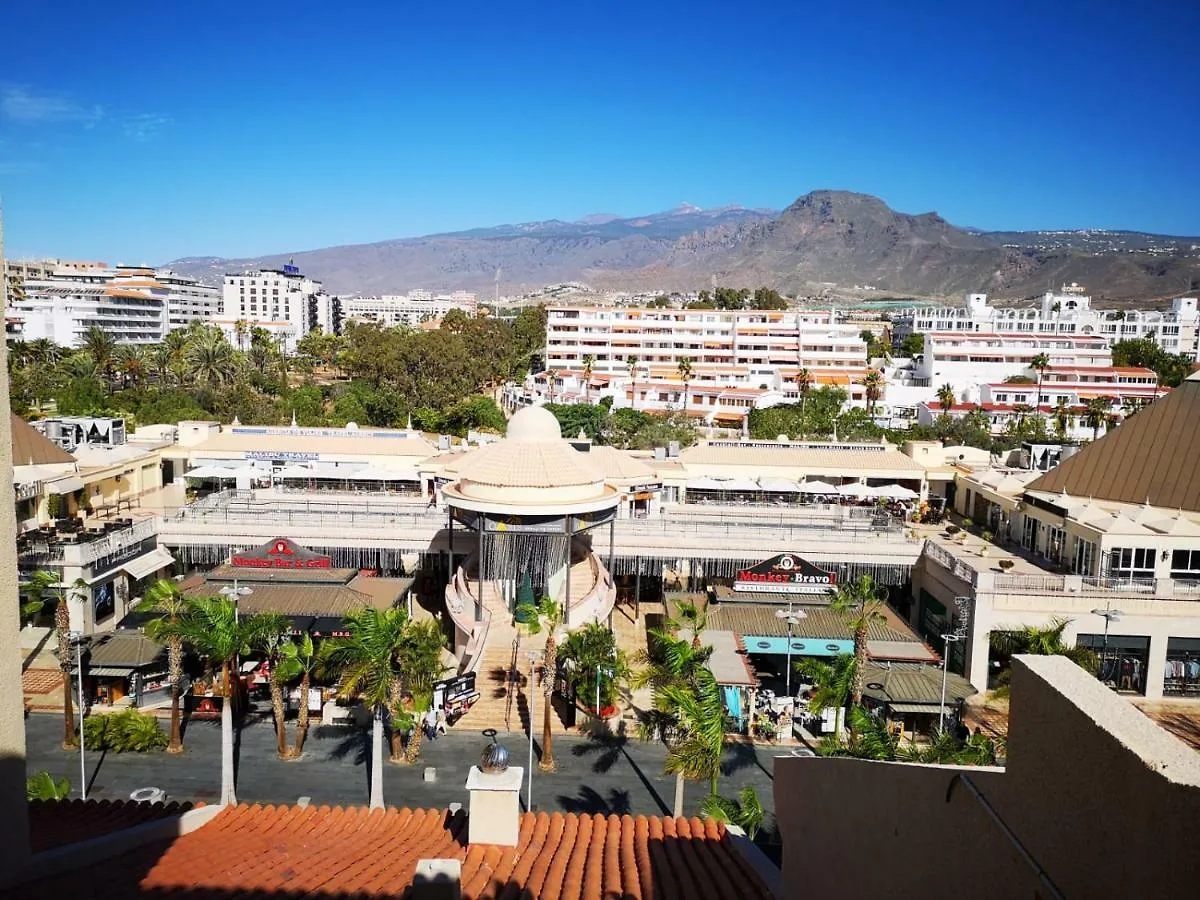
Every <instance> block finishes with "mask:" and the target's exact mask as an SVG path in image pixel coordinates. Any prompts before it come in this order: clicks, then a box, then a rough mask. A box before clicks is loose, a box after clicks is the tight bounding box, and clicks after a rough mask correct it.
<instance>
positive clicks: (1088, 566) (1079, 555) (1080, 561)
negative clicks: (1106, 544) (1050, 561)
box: [1071, 538, 1096, 575]
mask: <svg viewBox="0 0 1200 900" xmlns="http://www.w3.org/2000/svg"><path fill="white" fill-rule="evenodd" d="M1095 564H1096V545H1095V544H1094V543H1093V542H1092V541H1085V540H1083V539H1082V538H1080V539H1077V540H1076V541H1075V557H1074V559H1073V561H1072V563H1071V571H1072V572H1074V573H1075V574H1076V575H1091V574H1092V569H1093V567H1094V566H1095Z"/></svg>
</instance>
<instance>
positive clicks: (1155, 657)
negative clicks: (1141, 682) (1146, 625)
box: [1146, 634, 1167, 700]
mask: <svg viewBox="0 0 1200 900" xmlns="http://www.w3.org/2000/svg"><path fill="white" fill-rule="evenodd" d="M1166 665H1167V636H1166V635H1165V634H1152V635H1151V636H1150V661H1149V662H1148V663H1147V669H1146V699H1147V700H1161V699H1162V695H1163V681H1164V679H1165V671H1164V670H1165V668H1166Z"/></svg>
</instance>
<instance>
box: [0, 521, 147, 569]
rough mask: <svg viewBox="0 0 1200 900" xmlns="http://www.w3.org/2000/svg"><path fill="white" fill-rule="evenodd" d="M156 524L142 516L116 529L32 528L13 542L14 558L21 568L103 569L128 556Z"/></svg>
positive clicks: (139, 545)
mask: <svg viewBox="0 0 1200 900" xmlns="http://www.w3.org/2000/svg"><path fill="white" fill-rule="evenodd" d="M156 532H157V525H156V523H155V521H154V520H153V519H144V520H142V521H140V522H134V523H132V524H129V525H126V526H124V527H119V528H115V529H114V528H111V527H105V528H104V529H103V530H100V529H91V530H86V531H80V532H77V533H63V534H58V533H50V532H47V531H40V530H39V531H35V532H32V533H30V534H27V535H22V536H21V538H20V539H19V540H18V544H17V560H18V564H19V566H20V568H21V569H22V570H24V571H31V570H33V569H42V568H52V569H61V568H63V567H69V568H78V569H96V570H103V569H108V568H112V566H113V565H114V564H115V563H116V562H118V561H120V560H121V559H124V558H126V557H129V556H133V555H135V551H136V550H138V549H139V548H140V547H141V544H142V542H143V541H145V540H146V539H148V538H152V537H154V535H155V533H156Z"/></svg>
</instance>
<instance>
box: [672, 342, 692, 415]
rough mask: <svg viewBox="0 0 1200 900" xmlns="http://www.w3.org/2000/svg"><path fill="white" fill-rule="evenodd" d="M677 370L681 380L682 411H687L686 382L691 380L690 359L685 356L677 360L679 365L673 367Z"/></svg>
mask: <svg viewBox="0 0 1200 900" xmlns="http://www.w3.org/2000/svg"><path fill="white" fill-rule="evenodd" d="M675 368H676V370H677V371H678V372H679V379H680V380H681V381H682V382H683V411H684V413H685V414H686V413H687V405H688V384H689V383H690V382H691V380H692V360H691V359H690V358H689V357H687V356H685V357H684V358H683V359H681V360H679V365H678V366H676V367H675Z"/></svg>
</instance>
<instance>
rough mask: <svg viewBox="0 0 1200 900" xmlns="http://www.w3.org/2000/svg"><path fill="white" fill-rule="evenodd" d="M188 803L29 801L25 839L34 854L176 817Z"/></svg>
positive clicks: (189, 805) (186, 807)
mask: <svg viewBox="0 0 1200 900" xmlns="http://www.w3.org/2000/svg"><path fill="white" fill-rule="evenodd" d="M191 808H192V804H190V803H175V802H172V803H137V802H135V801H132V800H115V801H114V800H87V801H84V800H57V801H56V800H34V801H31V802H30V804H29V842H30V846H31V848H32V850H33V852H34V853H40V852H42V851H43V850H50V849H52V848H54V847H61V846H63V845H64V844H74V843H77V842H79V841H86V840H90V839H92V838H97V837H100V836H102V835H105V834H111V833H112V832H114V831H122V830H124V829H126V828H133V827H134V826H135V825H144V824H145V823H146V822H152V821H154V820H155V819H165V818H167V817H169V816H178V815H181V814H182V813H184V812H187V811H188V810H189V809H191Z"/></svg>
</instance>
